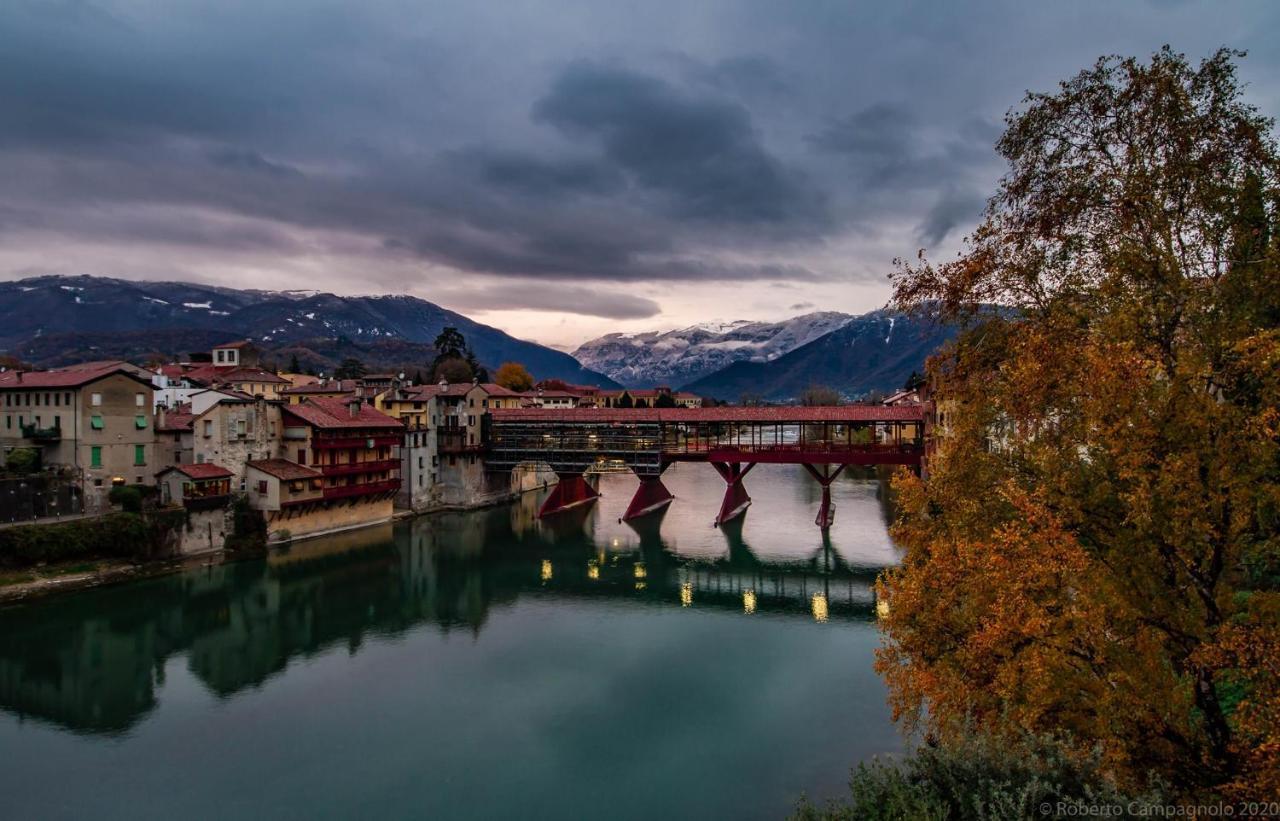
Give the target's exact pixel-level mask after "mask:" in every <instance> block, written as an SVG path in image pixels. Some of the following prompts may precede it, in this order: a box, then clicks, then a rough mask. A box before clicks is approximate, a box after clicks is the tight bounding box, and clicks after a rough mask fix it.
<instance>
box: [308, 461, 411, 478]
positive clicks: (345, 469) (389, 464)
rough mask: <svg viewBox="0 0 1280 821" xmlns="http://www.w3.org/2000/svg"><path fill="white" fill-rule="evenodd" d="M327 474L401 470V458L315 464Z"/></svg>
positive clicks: (337, 474)
mask: <svg viewBox="0 0 1280 821" xmlns="http://www.w3.org/2000/svg"><path fill="white" fill-rule="evenodd" d="M314 467H316V468H318V469H319V470H320V472H321V473H323V474H324V475H325V476H350V475H351V474H353V473H378V472H380V471H384V470H399V469H400V460H399V459H375V460H372V461H369V462H346V463H343V464H340V465H314Z"/></svg>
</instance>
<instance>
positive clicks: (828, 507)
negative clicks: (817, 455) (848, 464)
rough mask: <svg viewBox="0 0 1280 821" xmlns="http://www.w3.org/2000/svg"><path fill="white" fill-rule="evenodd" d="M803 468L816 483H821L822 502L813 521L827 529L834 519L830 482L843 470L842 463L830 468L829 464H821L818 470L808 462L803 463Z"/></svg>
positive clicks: (834, 511)
mask: <svg viewBox="0 0 1280 821" xmlns="http://www.w3.org/2000/svg"><path fill="white" fill-rule="evenodd" d="M804 469H805V470H807V471H809V475H810V476H812V477H813V478H815V479H817V480H818V484H820V485H822V504H821V506H819V507H818V518H816V519H814V520H813V523H814V524H816V525H817V526H818V527H820V528H822V529H823V530H827V529H828V528H830V527H831V525H833V524H835V521H836V509H835V506H834V505H832V504H831V483H832V482H834V481H835V480H836V477H837V476H839V475H840V474H841V473H843V472H844V469H845V466H844V465H836V469H835V470H832V469H831V465H823V466H822V470H818V469H817V468H816V467H814V466H813V465H811V464H809V463H808V462H805V463H804Z"/></svg>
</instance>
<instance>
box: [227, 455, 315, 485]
mask: <svg viewBox="0 0 1280 821" xmlns="http://www.w3.org/2000/svg"><path fill="white" fill-rule="evenodd" d="M245 465H247V466H248V467H251V468H254V469H255V470H260V471H262V472H263V473H265V474H267V475H268V476H274V477H276V478H277V479H284V480H285V481H286V482H288V481H291V480H293V479H315V478H318V477H319V476H321V475H323V474H321V473H320V471H318V470H315V469H314V468H309V467H307V466H306V465H300V464H298V463H297V462H290V461H289V460H288V459H255V460H253V461H251V462H245Z"/></svg>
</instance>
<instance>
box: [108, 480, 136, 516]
mask: <svg viewBox="0 0 1280 821" xmlns="http://www.w3.org/2000/svg"><path fill="white" fill-rule="evenodd" d="M107 501H109V502H111V504H113V505H120V509H121V510H123V511H124V512H125V513H141V512H142V491H141V490H139V489H138V488H136V487H133V486H131V485H120V486H119V487H113V488H111V490H110V491H109V492H108V493H107Z"/></svg>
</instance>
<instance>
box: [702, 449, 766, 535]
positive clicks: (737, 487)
mask: <svg viewBox="0 0 1280 821" xmlns="http://www.w3.org/2000/svg"><path fill="white" fill-rule="evenodd" d="M711 466H712V467H713V468H715V469H716V473H719V474H720V476H721V478H723V479H724V481H725V484H726V485H727V487H726V488H725V490H724V501H723V502H721V504H720V513H719V514H717V515H716V521H715V524H716V526H717V527H719V526H720V525H722V524H724V523H725V522H727V521H729V520H731V519H735V518H737V517H738V516H741V515H742V514H744V513H746V512H747V507H748V506H749V505H750V504H751V497H750V496H748V495H747V489H746V488H745V487H744V486H743V484H742V477H744V476H746V475H747V473H749V472H750V471H751V469H752V468H753V467H755V466H756V463H755V462H748V463H747V464H746V466H745V467H744V466H743V464H742V463H741V462H712V463H711Z"/></svg>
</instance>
